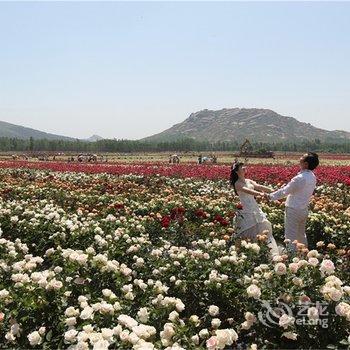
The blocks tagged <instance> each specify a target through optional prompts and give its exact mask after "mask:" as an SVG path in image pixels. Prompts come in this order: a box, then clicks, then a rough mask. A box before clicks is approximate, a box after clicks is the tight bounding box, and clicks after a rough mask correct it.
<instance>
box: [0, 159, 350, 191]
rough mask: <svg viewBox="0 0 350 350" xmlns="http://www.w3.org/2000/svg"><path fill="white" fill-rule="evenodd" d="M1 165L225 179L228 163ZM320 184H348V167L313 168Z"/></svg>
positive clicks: (263, 171)
mask: <svg viewBox="0 0 350 350" xmlns="http://www.w3.org/2000/svg"><path fill="white" fill-rule="evenodd" d="M0 168H29V169H42V170H52V171H59V172H65V171H69V172H84V173H93V174H96V173H108V174H115V175H125V174H137V175H146V176H148V175H155V174H159V175H162V176H171V177H189V178H202V179H213V180H214V179H228V178H229V174H230V166H228V165H210V166H208V165H198V164H189V163H187V164H186V163H183V164H166V165H165V164H161V163H138V164H135V163H133V164H130V163H126V164H122V163H110V164H80V163H64V162H27V161H3V162H0ZM297 172H298V166H282V165H249V166H248V177H250V178H252V179H254V180H255V181H261V182H267V183H271V184H277V183H284V182H287V181H288V180H289V179H291V178H292V177H293V176H294V175H295V174H296V173H297ZM315 173H316V176H317V178H318V182H319V183H327V184H335V183H344V184H346V185H350V166H320V167H318V168H317V169H316V172H315Z"/></svg>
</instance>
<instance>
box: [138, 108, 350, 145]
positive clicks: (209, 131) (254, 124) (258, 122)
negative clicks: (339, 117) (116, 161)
mask: <svg viewBox="0 0 350 350" xmlns="http://www.w3.org/2000/svg"><path fill="white" fill-rule="evenodd" d="M179 138H193V139H196V140H208V141H211V142H215V141H242V140H245V139H246V138H248V139H249V140H251V141H254V142H273V141H293V142H298V141H301V140H315V139H319V140H320V141H326V142H337V143H338V142H344V141H347V140H350V133H349V132H346V131H340V130H334V131H328V130H324V129H320V128H316V127H314V126H312V125H311V124H309V123H303V122H300V121H298V120H297V119H295V118H292V117H286V116H282V115H280V114H278V113H276V112H274V111H272V110H269V109H258V108H231V109H227V108H224V109H221V110H218V111H213V110H208V109H204V110H202V111H199V112H196V113H192V114H191V115H190V116H189V117H188V118H187V119H186V120H185V121H183V122H182V123H179V124H175V125H174V126H172V127H171V128H169V129H167V130H165V131H163V132H161V133H159V134H156V135H153V136H150V137H147V138H145V139H144V140H148V141H153V140H174V139H179Z"/></svg>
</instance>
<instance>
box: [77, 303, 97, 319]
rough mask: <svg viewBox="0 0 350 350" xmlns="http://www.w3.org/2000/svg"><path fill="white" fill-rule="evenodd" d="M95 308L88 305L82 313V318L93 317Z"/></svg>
mask: <svg viewBox="0 0 350 350" xmlns="http://www.w3.org/2000/svg"><path fill="white" fill-rule="evenodd" d="M93 313H94V309H93V308H92V307H91V306H86V307H85V308H84V309H83V311H82V312H81V313H80V318H81V319H82V320H88V319H92V318H93Z"/></svg>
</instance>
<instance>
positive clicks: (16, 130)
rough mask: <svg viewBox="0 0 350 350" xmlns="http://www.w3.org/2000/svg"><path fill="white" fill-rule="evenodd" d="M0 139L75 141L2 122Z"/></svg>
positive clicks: (0, 122) (0, 124)
mask: <svg viewBox="0 0 350 350" xmlns="http://www.w3.org/2000/svg"><path fill="white" fill-rule="evenodd" d="M0 137H10V138H17V139H23V140H27V139H30V138H31V137H32V138H33V139H36V140H38V139H47V140H74V139H73V138H71V137H67V136H61V135H55V134H49V133H47V132H43V131H39V130H35V129H31V128H26V127H24V126H20V125H15V124H10V123H7V122H2V121H0Z"/></svg>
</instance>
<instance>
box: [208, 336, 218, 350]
mask: <svg viewBox="0 0 350 350" xmlns="http://www.w3.org/2000/svg"><path fill="white" fill-rule="evenodd" d="M217 345H218V339H217V337H215V336H212V337H210V338H209V339H208V340H207V349H210V350H215V349H216V347H217Z"/></svg>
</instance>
